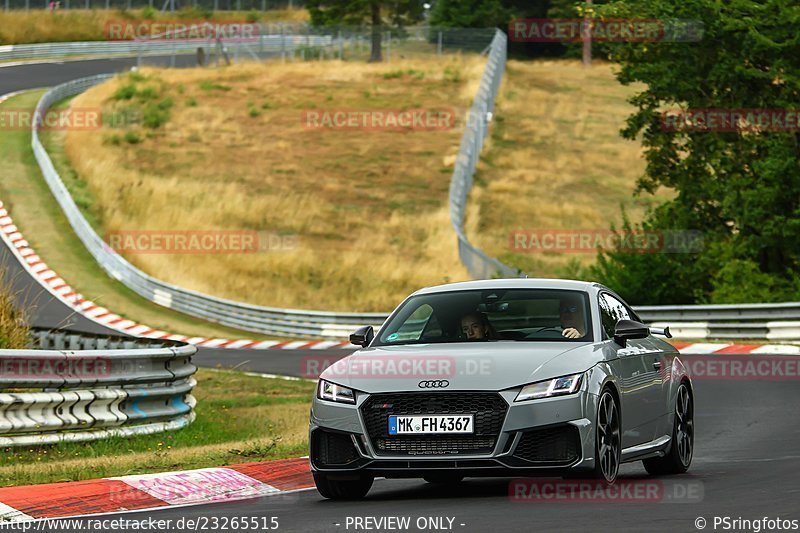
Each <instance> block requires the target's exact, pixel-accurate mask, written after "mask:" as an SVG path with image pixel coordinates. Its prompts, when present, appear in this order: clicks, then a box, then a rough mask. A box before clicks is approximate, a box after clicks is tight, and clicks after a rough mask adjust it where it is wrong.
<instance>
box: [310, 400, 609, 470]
mask: <svg viewBox="0 0 800 533" xmlns="http://www.w3.org/2000/svg"><path fill="white" fill-rule="evenodd" d="M400 394H408V395H417V396H419V395H420V393H400ZM442 394H447V395H450V396H449V397H450V398H456V397H467V396H469V395H479V394H486V395H496V396H499V398H502V400H503V402H504V405H506V406H507V407H505V413H504V414H503V415H502V417H501V418H502V422H501V423H500V422H498V424H497V428H499V429H498V431H496V432H495V431H494V430H493V433H492V435H491V437H492V442H491V443H490V445H489V446H487V447H485V448H482V449H480V451H478V452H474V451H472V449H457V448H458V446H447V447H441V446H439V447H437V446H435V445H434V446H426V447H424V449H412V450H411V451H409V450H408V449H406V448H400V447H397V446H387V445H386V444H387V440H391V437H389V439H387V438H386V435H376V425H375V422H374V420H368V421H366V422H365V419H367V418H370V416H371V415H370V413H369V412H367V413H366V416H365V410H366V408H370V407H372V404H371V403H369V402H370V398H372V396H376V395H360V396H359V398H358V400H357V405H355V406H353V405H344V404H338V403H333V402H327V401H322V400H319V399H317V398H315V399H314V402H313V404H312V410H311V423H310V432H309V442H310V452H309V457H310V462H311V468H312V470H314V471H317V472H326V473H328V474H329V475H331V476H334V477H341V478H347V477H349V476H353V475H362V474H370V475H374V476H382V477H421V476H423V475H425V474H426V473H430V472H437V471H438V472H441V471H458V473H459V474H460V475H464V476H467V477H478V476H492V477H493V476H540V475H561V474H564V473H566V472H568V471H584V470H590V469H592V468H594V448H595V446H594V443H595V431H594V423H593V421H594V420H596V416H595V408H596V407H595V406H596V405H597V398H596V396H595V395H593V394H591V393H589V392H586V391H581V392H578V393H576V394H574V395H570V396H562V397H556V398H547V399H540V400H531V401H526V402H518V403H515V402H514V398H515V397H516V394H517V391H502V392H498V393H491V392H487V393H475V392H461V393H459V392H457V391H456V392H452V391H448V392H446V393H444V392H434V393H428V395H430V396H431V397H433V395H442ZM459 395H460V396H459ZM377 396H380V395H377ZM398 397H400V396H399V395H398V394H396V395H393V398H398ZM373 399H374V398H373ZM373 403H374V402H373ZM386 405H389V406H390V407H388V409H391V404H386ZM426 412H428V411H426ZM449 412H451V413H452V412H454V411H449ZM428 413H429V414H439V413H437V412H428ZM484 414H485V413H484ZM495 418H497V417H495ZM476 432H477V428H476ZM427 438H428V440H429V441H430V442H435V440H436V437H434V436H431V437H427ZM417 440H422V439H417ZM456 442H457V440H456ZM482 442H483V441H482ZM398 450H402V451H398Z"/></svg>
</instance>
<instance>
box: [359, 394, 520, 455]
mask: <svg viewBox="0 0 800 533" xmlns="http://www.w3.org/2000/svg"><path fill="white" fill-rule="evenodd" d="M507 410H508V404H507V403H506V402H505V400H503V398H502V397H500V395H499V394H497V393H493V392H428V393H392V394H376V395H374V396H371V397H370V398H369V399H367V401H366V402H364V404H363V405H362V406H361V414H362V416H363V417H364V424H365V426H366V430H367V435H368V436H369V439H370V442H372V446H373V448H374V449H375V453H377V454H378V455H412V456H413V455H423V456H424V455H459V454H461V455H464V454H486V453H491V452H492V451H493V450H494V447H495V444H496V443H497V437H498V436H499V434H500V430H501V429H502V427H503V421H504V420H505V416H506V411H507ZM447 414H454V415H459V414H460V415H467V414H472V415H474V433H473V434H472V435H463V434H457V435H392V436H390V435H389V416H390V415H447Z"/></svg>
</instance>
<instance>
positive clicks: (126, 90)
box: [111, 83, 136, 100]
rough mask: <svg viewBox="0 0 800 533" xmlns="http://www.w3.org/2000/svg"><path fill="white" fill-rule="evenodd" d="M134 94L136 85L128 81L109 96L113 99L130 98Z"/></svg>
mask: <svg viewBox="0 0 800 533" xmlns="http://www.w3.org/2000/svg"><path fill="white" fill-rule="evenodd" d="M134 96H136V86H135V85H134V84H132V83H129V84H127V85H123V86H122V87H120V88H119V89H117V90H116V92H114V96H112V97H111V98H113V99H114V100H130V99H131V98H133V97H134Z"/></svg>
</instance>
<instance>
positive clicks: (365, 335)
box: [350, 326, 375, 348]
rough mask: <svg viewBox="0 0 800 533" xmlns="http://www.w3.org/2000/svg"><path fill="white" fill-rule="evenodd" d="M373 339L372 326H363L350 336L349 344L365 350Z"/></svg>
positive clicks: (373, 331)
mask: <svg viewBox="0 0 800 533" xmlns="http://www.w3.org/2000/svg"><path fill="white" fill-rule="evenodd" d="M374 338H375V330H373V329H372V326H363V327H360V328H358V329H357V330H355V331H354V332H353V333H351V334H350V344H355V345H356V346H361V347H362V348H366V347H367V346H369V343H371V342H372V339H374Z"/></svg>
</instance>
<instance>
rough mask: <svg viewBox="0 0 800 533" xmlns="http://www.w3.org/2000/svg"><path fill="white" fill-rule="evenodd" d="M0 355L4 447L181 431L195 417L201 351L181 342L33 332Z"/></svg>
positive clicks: (0, 424)
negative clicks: (27, 341)
mask: <svg viewBox="0 0 800 533" xmlns="http://www.w3.org/2000/svg"><path fill="white" fill-rule="evenodd" d="M34 344H38V346H39V347H40V349H27V350H0V446H32V445H37V444H53V443H56V442H78V441H88V440H96V439H102V438H107V437H111V436H131V435H143V434H150V433H157V432H161V431H169V430H175V429H179V428H182V427H185V426H186V425H188V424H190V423H191V422H192V421H193V420H194V417H195V413H194V406H195V403H196V402H195V399H194V397H193V396H192V389H193V388H194V386H195V385H196V381H195V379H194V377H193V375H194V373H195V371H196V370H197V369H196V367H195V366H194V365H193V364H192V361H191V358H192V355H193V354H194V353H195V352H196V351H197V348H196V347H194V346H192V345H191V344H186V343H182V342H177V341H155V340H146V339H136V338H130V337H129V338H125V337H103V336H96V335H90V334H85V333H75V332H58V331H56V332H51V331H47V330H38V331H35V332H34Z"/></svg>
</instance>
